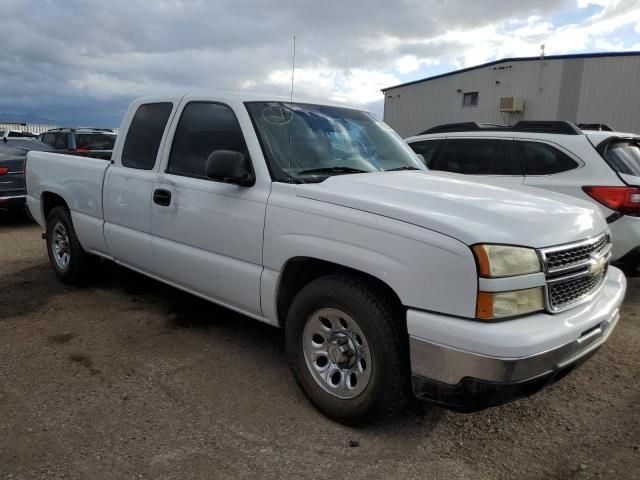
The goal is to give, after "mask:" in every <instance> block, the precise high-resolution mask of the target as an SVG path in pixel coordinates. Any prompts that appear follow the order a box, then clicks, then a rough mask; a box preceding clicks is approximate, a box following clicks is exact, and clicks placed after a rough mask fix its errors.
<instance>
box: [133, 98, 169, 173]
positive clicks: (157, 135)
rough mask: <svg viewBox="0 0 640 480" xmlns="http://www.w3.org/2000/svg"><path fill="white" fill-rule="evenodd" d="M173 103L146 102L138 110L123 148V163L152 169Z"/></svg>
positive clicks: (143, 168)
mask: <svg viewBox="0 0 640 480" xmlns="http://www.w3.org/2000/svg"><path fill="white" fill-rule="evenodd" d="M172 108H173V104H172V103H169V102H167V103H146V104H144V105H140V106H139V107H138V110H136V113H135V115H134V116H133V119H132V120H131V125H130V126H129V131H128V132H127V138H126V139H125V141H124V147H123V149H122V165H123V166H125V167H129V168H138V169H141V170H151V169H152V168H153V166H154V165H155V163H156V157H157V156H158V149H159V148H160V141H161V140H162V134H163V133H164V129H165V127H166V126H167V121H168V120H169V115H171V109H172Z"/></svg>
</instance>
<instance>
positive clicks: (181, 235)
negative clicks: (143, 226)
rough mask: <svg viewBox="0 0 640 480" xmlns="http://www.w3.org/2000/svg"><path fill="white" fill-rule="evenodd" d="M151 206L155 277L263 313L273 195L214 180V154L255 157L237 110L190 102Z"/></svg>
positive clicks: (263, 189) (175, 130) (176, 130)
mask: <svg viewBox="0 0 640 480" xmlns="http://www.w3.org/2000/svg"><path fill="white" fill-rule="evenodd" d="M172 128H173V132H170V134H169V137H171V136H173V142H172V144H171V147H170V148H166V149H165V153H164V154H163V157H164V159H163V163H162V165H163V166H164V167H163V168H162V170H163V171H162V172H161V173H160V174H159V175H158V177H157V179H156V182H155V185H154V195H153V203H152V205H151V230H152V253H153V257H154V260H155V262H154V263H155V266H154V268H155V270H156V272H155V273H156V274H157V275H159V276H161V277H163V278H165V279H168V280H170V281H172V282H173V283H176V284H177V285H179V286H181V287H183V288H186V289H188V290H190V291H192V292H194V293H196V294H199V295H202V296H205V297H207V298H209V299H211V300H214V301H216V302H218V303H221V304H224V305H227V306H230V307H234V308H236V309H239V310H241V311H243V312H245V313H248V314H253V315H260V314H261V309H260V275H261V272H262V238H263V227H264V216H265V211H266V204H267V198H268V195H269V190H268V189H267V188H266V187H265V186H264V184H262V183H260V182H257V183H256V184H255V185H253V186H251V187H241V186H237V185H232V184H228V183H222V182H218V181H215V180H212V179H210V178H208V177H207V176H206V175H205V168H206V162H207V158H208V157H209V154H211V153H212V152H213V151H216V150H234V151H241V152H243V153H245V155H247V158H248V156H249V153H248V150H247V147H246V144H245V141H244V138H243V135H242V130H241V128H240V125H239V123H238V120H237V118H236V116H235V114H234V112H233V110H232V109H231V108H230V107H229V106H227V105H224V104H221V103H216V102H204V101H202V102H201V101H190V102H186V104H184V105H183V106H182V112H181V115H180V120H179V121H178V122H177V125H176V124H174V126H173V127H172Z"/></svg>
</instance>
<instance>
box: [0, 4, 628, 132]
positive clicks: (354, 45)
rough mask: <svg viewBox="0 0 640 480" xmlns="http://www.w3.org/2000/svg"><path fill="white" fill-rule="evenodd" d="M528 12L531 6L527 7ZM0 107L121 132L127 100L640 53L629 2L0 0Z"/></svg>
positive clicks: (386, 80) (345, 92) (366, 83)
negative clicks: (538, 58)
mask: <svg viewBox="0 0 640 480" xmlns="http://www.w3.org/2000/svg"><path fill="white" fill-rule="evenodd" d="M534 5H535V6H534ZM0 12H1V14H0V32H2V33H1V37H2V42H1V45H2V48H0V92H2V94H1V95H0V112H11V113H31V114H38V115H41V116H43V117H46V118H50V119H53V120H55V121H57V122H60V123H62V124H67V125H73V124H81V125H95V126H109V127H116V126H118V125H119V123H120V120H121V117H122V114H123V113H124V111H125V109H126V107H127V104H128V103H129V101H130V100H131V99H132V98H134V97H138V96H142V95H149V94H156V93H161V92H167V91H186V90H195V89H203V88H208V89H223V90H236V91H237V90H250V91H255V92H268V93H276V94H283V95H288V93H289V88H290V79H291V77H290V75H291V50H292V48H291V43H292V42H291V39H292V36H293V35H294V34H295V35H296V44H297V48H296V75H295V77H296V84H295V91H296V94H299V95H311V96H313V97H316V98H327V99H331V100H333V101H344V102H347V103H350V104H352V105H358V106H363V107H366V108H369V109H370V110H372V111H374V112H376V113H378V114H381V113H382V94H381V92H380V89H381V88H383V87H387V86H391V85H394V84H397V83H401V82H405V81H409V80H414V79H417V78H423V77H427V76H431V75H435V74H438V73H442V72H446V71H451V70H455V69H458V68H462V67H467V66H471V65H475V64H478V63H483V62H486V61H489V60H494V59H499V58H503V57H511V56H535V55H538V54H539V52H540V44H542V43H544V44H545V45H546V53H547V54H548V55H553V54H562V53H574V52H599V51H618V50H640V2H639V1H638V0H618V1H607V0H538V1H537V2H528V1H519V0H516V1H505V0H473V1H465V2H463V1H455V0H415V1H397V0H386V1H378V0H367V1H364V0H348V1H333V2H332V1H328V0H325V1H318V0H314V1H307V0H298V1H296V0H271V1H266V0H254V1H245V0H209V1H204V0H202V1H198V0H193V1H188V0H182V1H181V0H106V1H105V0H99V1H94V0H83V1H81V0H75V1H74V0H57V1H56V0H0Z"/></svg>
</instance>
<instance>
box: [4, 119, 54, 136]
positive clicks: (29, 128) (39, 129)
mask: <svg viewBox="0 0 640 480" xmlns="http://www.w3.org/2000/svg"><path fill="white" fill-rule="evenodd" d="M52 128H58V126H57V125H44V124H39V123H38V124H36V123H17V122H2V121H0V130H15V131H17V132H30V133H34V134H36V135H38V134H40V133H43V132H46V131H47V130H51V129H52Z"/></svg>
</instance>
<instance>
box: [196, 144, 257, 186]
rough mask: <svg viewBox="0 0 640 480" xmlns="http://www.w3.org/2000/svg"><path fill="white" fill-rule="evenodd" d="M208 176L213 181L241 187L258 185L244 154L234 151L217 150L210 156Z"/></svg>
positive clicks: (208, 159)
mask: <svg viewBox="0 0 640 480" xmlns="http://www.w3.org/2000/svg"><path fill="white" fill-rule="evenodd" d="M206 175H207V177H209V178H212V179H213V180H218V181H219V182H225V183H233V184H234V185H239V186H241V187H250V186H252V185H253V184H254V183H256V180H255V178H254V176H253V172H252V171H251V170H250V168H249V165H248V162H247V159H246V157H245V155H244V153H241V152H235V151H233V150H216V151H215V152H213V153H212V154H211V155H209V158H207V170H206Z"/></svg>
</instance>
